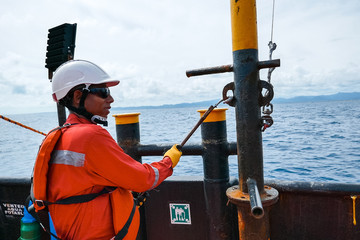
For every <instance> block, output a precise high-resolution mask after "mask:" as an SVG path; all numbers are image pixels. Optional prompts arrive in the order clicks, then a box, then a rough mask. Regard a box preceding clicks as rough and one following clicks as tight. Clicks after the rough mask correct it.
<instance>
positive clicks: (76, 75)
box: [52, 60, 120, 102]
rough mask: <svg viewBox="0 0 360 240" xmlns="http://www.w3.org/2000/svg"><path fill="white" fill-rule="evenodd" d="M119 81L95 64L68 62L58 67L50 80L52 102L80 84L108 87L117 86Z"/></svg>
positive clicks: (83, 61) (77, 61) (82, 61)
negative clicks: (104, 85)
mask: <svg viewBox="0 0 360 240" xmlns="http://www.w3.org/2000/svg"><path fill="white" fill-rule="evenodd" d="M119 82H120V81H119V80H114V79H111V78H110V76H109V75H108V74H107V73H106V72H105V71H104V70H103V69H101V68H100V67H99V66H97V65H96V64H94V63H92V62H89V61H86V60H70V61H67V62H65V63H63V64H62V65H60V66H59V67H58V68H57V69H56V71H55V72H54V75H53V78H52V92H53V94H52V95H53V99H54V101H56V102H58V101H59V100H60V99H62V98H63V97H65V96H66V94H67V93H68V92H69V91H70V89H72V88H73V87H75V86H78V85H80V84H87V85H91V84H102V83H106V85H107V86H108V87H112V86H115V85H118V84H119Z"/></svg>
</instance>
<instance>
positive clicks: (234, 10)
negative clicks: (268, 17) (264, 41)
mask: <svg viewBox="0 0 360 240" xmlns="http://www.w3.org/2000/svg"><path fill="white" fill-rule="evenodd" d="M230 7H231V30H232V44H233V52H235V51H237V50H243V49H258V40H257V21H256V0H231V4H230Z"/></svg>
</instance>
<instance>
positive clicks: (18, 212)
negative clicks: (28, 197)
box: [2, 203, 24, 216]
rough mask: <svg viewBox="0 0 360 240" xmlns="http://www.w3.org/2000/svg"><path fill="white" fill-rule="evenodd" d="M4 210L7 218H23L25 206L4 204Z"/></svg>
mask: <svg viewBox="0 0 360 240" xmlns="http://www.w3.org/2000/svg"><path fill="white" fill-rule="evenodd" d="M2 209H3V211H4V214H5V215H6V216H23V215H24V205H22V204H15V203H3V204H2Z"/></svg>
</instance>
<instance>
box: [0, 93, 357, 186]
mask: <svg viewBox="0 0 360 240" xmlns="http://www.w3.org/2000/svg"><path fill="white" fill-rule="evenodd" d="M359 105H360V100H355V101H333V102H311V103H309V102H308V103H281V104H274V112H273V114H272V117H273V120H274V124H273V125H272V126H271V127H270V128H268V129H266V130H265V132H263V134H262V138H263V158H264V178H265V179H278V180H289V181H316V182H341V183H360V126H359V124H358V123H359V121H360V111H359V108H358V107H359ZM220 107H226V108H228V110H227V112H226V114H227V120H226V126H227V138H228V142H236V130H235V129H236V127H235V110H234V108H232V107H229V106H227V105H221V106H220ZM206 108H207V107H205V108H204V109H206ZM197 110H199V108H194V107H186V108H163V109H136V110H116V111H115V110H112V112H111V114H110V115H109V119H108V120H109V126H108V127H107V130H108V131H109V132H110V134H111V135H112V136H113V137H114V139H116V131H115V120H114V118H113V117H112V116H111V115H112V114H118V113H134V112H139V113H140V114H141V115H140V135H141V137H140V138H141V143H142V144H167V145H172V144H175V143H180V142H181V141H182V140H183V139H184V138H185V136H186V135H187V134H188V132H189V131H190V130H191V129H192V128H193V126H194V125H195V124H196V122H197V121H198V120H199V113H198V112H197ZM7 117H9V118H11V119H13V120H15V121H18V122H20V123H22V124H24V125H27V126H30V127H32V128H34V129H36V130H39V131H42V132H44V133H46V132H48V131H50V130H51V129H52V128H54V127H56V126H57V125H58V123H57V115H56V113H55V112H52V113H34V114H16V115H9V116H7ZM0 131H1V136H0V163H1V167H0V169H1V173H0V177H30V176H31V173H32V169H33V164H34V160H35V158H36V154H37V151H38V148H39V145H40V144H41V141H42V140H43V138H44V136H43V135H41V134H39V133H35V132H33V131H30V130H27V129H25V128H22V127H19V126H17V125H14V124H12V123H9V122H7V121H4V120H1V119H0ZM188 143H191V144H201V133H200V129H198V131H196V132H195V133H194V135H193V136H192V137H191V138H190V140H189V141H188ZM160 159H161V157H160V156H158V157H143V162H152V161H158V160H160ZM229 171H230V175H231V176H234V177H237V176H238V163H237V156H229ZM174 175H176V176H194V175H198V176H199V175H200V176H201V175H203V163H202V158H201V156H183V157H182V158H181V161H180V163H179V164H178V166H177V167H176V168H175V170H174Z"/></svg>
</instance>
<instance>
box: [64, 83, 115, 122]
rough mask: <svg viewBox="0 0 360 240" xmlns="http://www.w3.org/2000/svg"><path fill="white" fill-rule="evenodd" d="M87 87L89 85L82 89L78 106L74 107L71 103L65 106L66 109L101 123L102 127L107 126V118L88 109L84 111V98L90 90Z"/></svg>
mask: <svg viewBox="0 0 360 240" xmlns="http://www.w3.org/2000/svg"><path fill="white" fill-rule="evenodd" d="M88 87H89V86H86V87H85V88H83V89H82V96H81V99H80V103H79V108H76V107H74V106H72V105H69V106H66V107H67V108H68V109H70V110H71V111H73V112H76V113H77V114H79V115H81V116H84V117H85V118H87V119H88V120H90V121H91V122H92V123H96V124H102V125H103V126H104V127H107V126H108V122H107V118H104V117H101V116H99V115H94V114H91V113H89V112H88V111H86V109H85V99H86V97H87V95H88V94H89V92H90V91H89V89H88Z"/></svg>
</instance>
